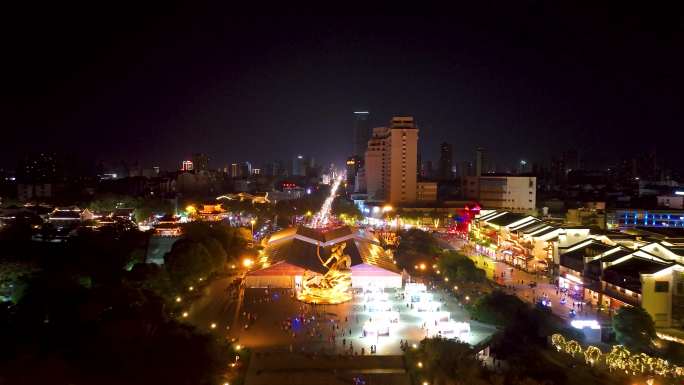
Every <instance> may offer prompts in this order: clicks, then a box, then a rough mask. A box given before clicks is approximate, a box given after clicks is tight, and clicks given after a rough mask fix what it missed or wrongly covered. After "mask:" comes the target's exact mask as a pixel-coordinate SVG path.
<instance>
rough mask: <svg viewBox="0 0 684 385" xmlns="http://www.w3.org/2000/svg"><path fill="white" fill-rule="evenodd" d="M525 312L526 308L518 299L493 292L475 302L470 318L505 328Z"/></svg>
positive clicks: (499, 292) (496, 291)
mask: <svg viewBox="0 0 684 385" xmlns="http://www.w3.org/2000/svg"><path fill="white" fill-rule="evenodd" d="M525 311H528V306H527V304H525V303H524V302H523V301H522V300H520V299H519V298H518V297H516V296H514V295H510V294H506V293H504V292H503V291H500V290H495V291H493V292H491V293H489V294H487V295H484V296H482V297H480V298H479V299H478V300H477V301H476V302H475V304H474V305H473V307H472V311H471V316H472V317H473V318H475V319H477V320H478V321H482V322H485V323H488V324H492V325H497V326H506V325H509V324H510V323H511V322H512V321H514V320H515V319H516V317H519V315H520V314H522V313H523V312H525Z"/></svg>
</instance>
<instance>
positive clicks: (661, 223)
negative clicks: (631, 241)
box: [606, 209, 684, 229]
mask: <svg viewBox="0 0 684 385" xmlns="http://www.w3.org/2000/svg"><path fill="white" fill-rule="evenodd" d="M606 227H607V228H608V229H630V228H635V227H665V228H668V227H669V228H679V229H684V210H641V209H617V210H611V211H608V213H607V214H606Z"/></svg>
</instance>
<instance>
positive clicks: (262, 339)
mask: <svg viewBox="0 0 684 385" xmlns="http://www.w3.org/2000/svg"><path fill="white" fill-rule="evenodd" d="M386 292H387V293H388V294H389V301H388V302H389V304H391V307H392V310H393V311H398V312H399V322H398V323H393V324H391V328H390V333H389V336H372V337H371V336H366V337H364V336H363V325H364V323H365V322H366V321H367V320H368V319H370V318H372V317H373V315H374V314H377V313H374V312H371V311H369V309H368V307H367V306H366V307H365V308H364V299H363V295H362V294H356V295H355V296H354V299H353V300H352V301H350V302H347V303H344V304H339V305H311V304H305V303H302V302H300V301H298V300H296V299H295V298H294V297H293V292H292V291H291V290H286V289H269V290H266V289H245V294H244V301H243V306H242V308H241V310H240V316H239V318H238V323H237V324H236V325H234V326H233V330H232V332H233V333H231V334H233V335H236V336H238V337H239V342H240V344H242V345H245V346H247V347H249V348H252V349H255V350H257V351H265V350H272V351H289V350H292V351H293V352H307V353H326V354H350V353H351V352H352V350H351V349H353V353H354V354H361V352H362V351H361V350H362V349H363V353H364V354H370V347H371V345H375V346H376V348H377V349H376V354H381V355H396V354H402V351H401V347H400V340H405V341H408V343H409V344H413V343H416V344H417V343H418V342H420V340H422V339H423V338H425V336H426V333H427V331H426V329H427V328H429V327H430V325H428V324H427V323H426V321H425V320H424V318H423V317H422V314H425V313H419V312H417V311H415V310H412V309H411V308H410V307H407V306H406V303H405V302H404V301H403V300H402V299H401V294H402V293H403V291H402V290H398V289H397V290H394V289H386ZM434 297H435V299H436V300H438V301H443V302H442V304H441V305H440V307H441V309H440V310H446V311H449V312H450V315H451V319H452V320H454V321H468V320H469V316H468V314H467V312H466V311H465V310H464V309H463V308H462V307H461V306H460V305H459V304H458V303H457V302H456V301H455V299H453V298H452V297H450V296H447V295H444V294H443V293H441V292H437V293H434ZM254 318H256V319H254ZM248 319H249V320H251V321H248ZM470 323H471V333H470V336H469V338H468V339H467V341H465V342H468V343H469V344H471V345H477V344H478V343H480V342H481V341H483V340H484V339H486V338H488V337H489V336H491V335H492V334H493V333H494V332H495V328H494V327H492V326H489V325H486V324H482V323H479V322H476V321H471V322H470ZM246 324H249V327H248V328H246V329H245V328H244V325H246ZM423 326H425V328H424V327H423ZM238 329H239V330H238ZM350 348H351V349H350Z"/></svg>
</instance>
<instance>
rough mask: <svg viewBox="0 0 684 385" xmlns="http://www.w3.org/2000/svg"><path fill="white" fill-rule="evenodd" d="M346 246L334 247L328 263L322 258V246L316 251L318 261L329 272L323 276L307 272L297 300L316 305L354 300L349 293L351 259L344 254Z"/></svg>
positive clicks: (341, 244) (338, 245)
mask: <svg viewBox="0 0 684 385" xmlns="http://www.w3.org/2000/svg"><path fill="white" fill-rule="evenodd" d="M346 246H347V244H346V243H340V244H337V245H334V246H333V247H332V250H331V252H330V257H329V258H328V259H327V260H326V261H323V259H322V258H321V253H320V246H319V247H318V248H317V249H316V255H317V256H318V260H319V261H321V264H322V265H323V266H325V267H326V268H327V269H328V271H327V272H326V273H325V274H323V275H320V274H316V273H310V272H309V271H307V272H305V273H304V277H302V289H301V291H300V292H299V294H298V295H297V299H299V300H300V301H304V302H308V303H315V304H337V303H342V302H346V301H349V300H350V299H351V298H352V294H351V293H350V292H349V289H350V288H351V270H350V267H351V257H349V255H348V254H344V248H345V247H346Z"/></svg>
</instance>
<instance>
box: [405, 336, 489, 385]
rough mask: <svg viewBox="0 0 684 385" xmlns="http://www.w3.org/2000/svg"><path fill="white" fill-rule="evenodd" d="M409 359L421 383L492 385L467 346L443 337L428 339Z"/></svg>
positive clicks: (412, 352) (423, 341)
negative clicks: (415, 368) (425, 380)
mask: <svg viewBox="0 0 684 385" xmlns="http://www.w3.org/2000/svg"><path fill="white" fill-rule="evenodd" d="M407 354H408V355H409V357H408V358H409V360H410V361H412V365H413V366H414V367H418V366H419V368H418V369H417V373H416V375H417V377H418V380H419V383H422V381H423V380H424V379H427V380H428V382H429V383H431V384H464V385H465V384H475V385H478V384H483V385H484V384H489V382H488V381H487V376H486V373H485V372H484V371H483V370H482V369H481V366H480V363H479V362H478V361H477V359H476V358H475V351H474V350H473V349H472V348H471V347H470V345H468V344H467V343H463V342H458V341H455V340H448V339H442V338H426V339H424V340H422V341H421V342H420V346H419V348H418V350H417V351H409V352H408V353H407Z"/></svg>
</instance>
